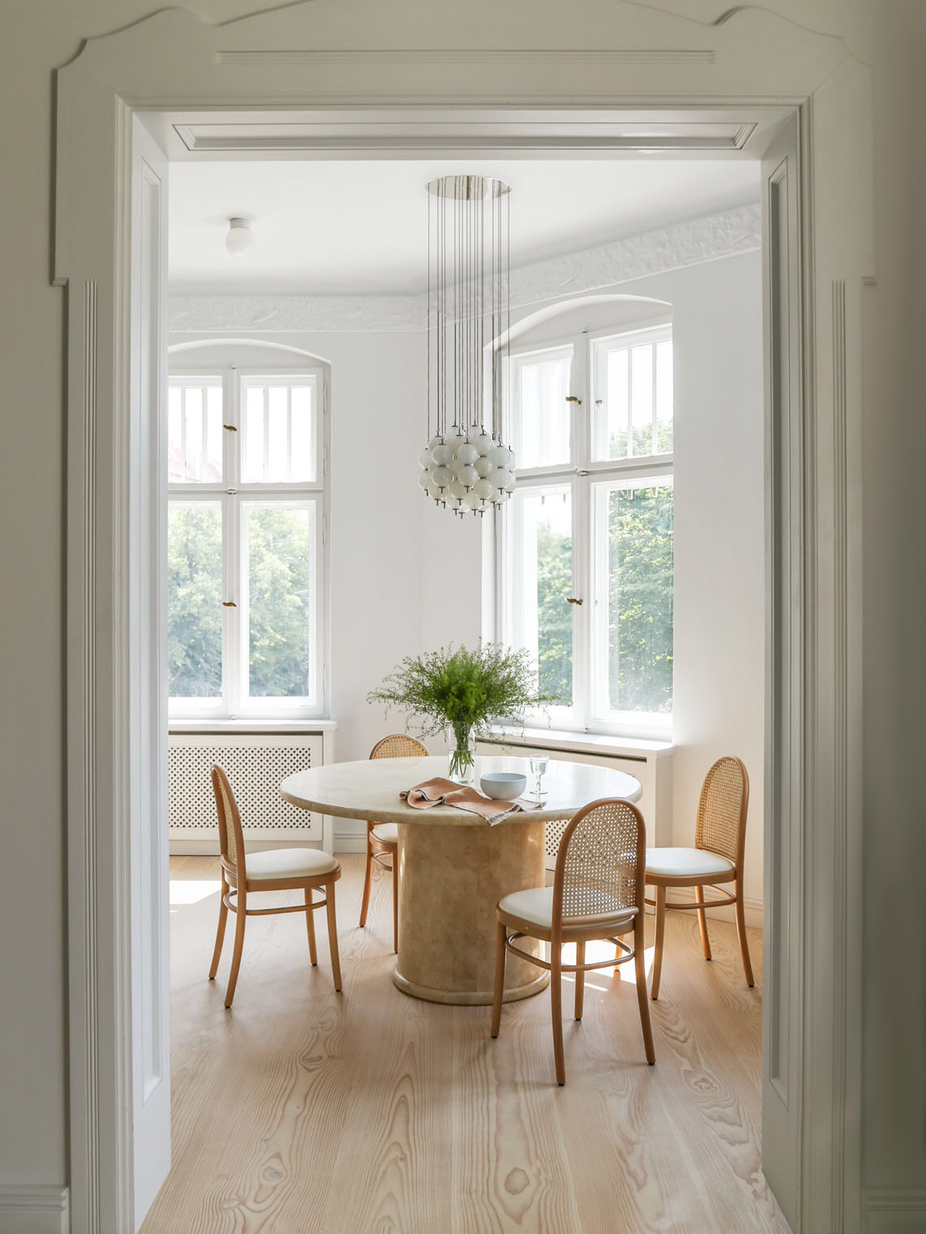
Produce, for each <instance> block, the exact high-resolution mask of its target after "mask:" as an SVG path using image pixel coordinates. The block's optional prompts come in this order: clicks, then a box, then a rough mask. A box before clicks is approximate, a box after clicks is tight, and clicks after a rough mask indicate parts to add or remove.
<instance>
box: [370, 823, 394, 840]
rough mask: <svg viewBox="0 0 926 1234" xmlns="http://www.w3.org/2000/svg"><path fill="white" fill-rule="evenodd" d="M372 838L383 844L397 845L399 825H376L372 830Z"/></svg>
mask: <svg viewBox="0 0 926 1234" xmlns="http://www.w3.org/2000/svg"><path fill="white" fill-rule="evenodd" d="M373 836H374V839H377V840H381V841H382V843H383V844H398V842H399V824H398V823H377V824H376V826H375V827H374V828H373Z"/></svg>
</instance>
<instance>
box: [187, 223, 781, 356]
mask: <svg viewBox="0 0 926 1234" xmlns="http://www.w3.org/2000/svg"><path fill="white" fill-rule="evenodd" d="M761 232H762V212H761V209H760V207H759V205H758V203H756V204H753V205H748V206H739V207H737V208H735V209H732V210H723V211H720V212H718V213H716V214H711V215H708V216H707V217H704V218H699V219H692V220H690V221H688V222H685V223H675V224H673V225H672V226H671V227H663V228H660V229H659V230H657V231H650V232H645V233H643V234H642V235H639V236H632V237H629V238H627V239H625V240H617V241H614V242H613V243H611V244H602V245H598V246H597V247H595V248H591V249H585V250H584V251H582V252H579V253H570V254H568V255H566V256H564V257H555V258H552V259H550V260H548V261H542V262H535V263H534V264H532V265H529V266H524V267H522V268H521V269H520V270H514V271H512V275H511V306H512V308H513V309H518V308H526V307H528V306H530V305H534V304H537V303H540V302H547V301H550V300H557V299H562V298H563V297H564V296H567V295H568V296H577V295H585V294H587V293H589V292H594V291H600V290H602V289H603V288H606V287H613V286H616V285H619V284H621V283H628V282H631V281H633V280H634V279H640V278H645V277H647V276H648V275H653V274H664V273H666V272H667V271H669V270H677V269H681V268H682V267H685V266H694V265H700V264H702V263H704V262H708V261H716V260H718V259H720V258H723V257H733V256H736V255H738V254H740V253H749V252H755V251H757V250H758V249H759V248H760V247H761ZM426 326H427V296H426V295H424V294H420V295H404V296H403V295H382V296H380V295H366V296H311V295H289V294H277V295H269V294H257V293H255V294H249V293H244V294H227V293H216V294H206V295H197V294H179V295H172V296H171V297H170V308H169V328H170V332H171V333H172V334H177V333H197V332H200V331H217V330H218V331H222V332H223V333H228V332H234V333H236V334H238V333H246V334H268V333H279V332H288V331H311V332H326V333H358V332H366V333H370V332H376V333H381V332H387V333H388V332H400V333H401V332H406V331H419V330H424V329H425V328H426Z"/></svg>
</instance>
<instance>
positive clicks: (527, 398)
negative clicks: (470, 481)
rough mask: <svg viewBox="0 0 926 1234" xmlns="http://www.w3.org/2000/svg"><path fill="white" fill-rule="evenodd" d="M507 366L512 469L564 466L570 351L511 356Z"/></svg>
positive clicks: (566, 459) (568, 418) (567, 456)
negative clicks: (512, 454) (509, 381)
mask: <svg viewBox="0 0 926 1234" xmlns="http://www.w3.org/2000/svg"><path fill="white" fill-rule="evenodd" d="M510 363H511V379H512V416H511V430H512V445H513V446H514V452H515V455H514V461H515V467H516V468H517V469H518V470H522V469H524V468H528V467H553V466H557V465H559V464H564V463H568V462H569V459H570V447H569V425H570V416H569V408H570V406H571V404H570V403H567V402H566V398H567V395H568V394H569V393H570V389H569V386H570V381H571V374H572V348H568V349H563V350H559V351H555V352H554V351H547V352H536V353H534V354H533V355H529V356H515V357H513V358H512V360H511V361H510Z"/></svg>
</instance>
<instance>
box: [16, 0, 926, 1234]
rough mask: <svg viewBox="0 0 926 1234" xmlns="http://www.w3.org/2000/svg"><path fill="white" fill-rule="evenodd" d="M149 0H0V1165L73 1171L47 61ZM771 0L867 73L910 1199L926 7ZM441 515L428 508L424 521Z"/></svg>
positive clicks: (876, 1160)
mask: <svg viewBox="0 0 926 1234" xmlns="http://www.w3.org/2000/svg"><path fill="white" fill-rule="evenodd" d="M157 7H158V6H157V5H156V4H154V3H152V0H93V2H92V3H90V0H67V2H65V0H30V2H26V0H7V3H5V4H4V6H3V30H4V37H3V39H2V40H0V148H2V149H3V151H4V158H5V167H6V168H7V169H8V175H7V177H6V181H5V191H4V193H3V197H2V201H0V212H2V219H3V222H4V225H5V227H4V234H6V235H7V237H8V242H7V243H6V244H5V245H4V246H3V249H2V252H0V284H2V286H3V289H4V294H3V296H2V298H0V371H2V373H3V403H2V406H3V413H2V414H3V427H4V440H3V449H2V451H0V528H2V529H3V530H2V575H0V577H2V580H3V588H4V598H5V602H4V603H3V604H2V605H0V647H2V648H3V655H2V657H0V716H2V739H0V783H2V786H3V791H2V812H3V813H2V825H3V826H2V830H3V843H4V863H5V867H6V869H7V870H13V871H15V877H7V879H6V880H5V883H4V894H3V896H2V899H0V937H2V938H3V939H4V940H5V945H4V947H3V948H2V951H0V989H2V990H3V999H2V1002H0V1091H2V1101H0V1186H2V1184H13V1185H16V1184H19V1185H22V1184H27V1183H35V1184H47V1185H49V1186H51V1187H56V1186H60V1185H63V1184H65V1183H66V1182H67V1178H66V1166H65V1162H66V1144H67V1104H66V1102H67V1097H66V1077H65V1048H66V1032H67V1027H66V1022H65V977H64V974H65V955H66V945H67V940H66V937H65V933H64V916H63V904H64V887H65V881H64V874H63V870H64V863H65V852H66V849H65V841H66V837H65V830H64V821H63V820H64V812H63V800H64V790H65V775H64V753H65V734H64V731H63V726H62V716H63V714H64V702H65V680H64V660H63V648H64V645H65V639H66V630H67V623H66V618H65V613H64V608H63V594H64V592H63V583H64V571H65V557H64V545H65V528H64V524H63V513H62V493H63V476H64V466H65V456H64V400H63V394H62V391H63V372H64V369H63V337H64V333H63V322H64V314H65V312H66V293H65V292H64V291H63V290H59V289H55V288H52V287H51V286H50V283H49V249H50V240H49V237H50V235H51V234H52V214H51V194H52V168H53V164H54V145H53V142H54V129H53V122H52V106H53V89H52V72H53V70H54V69H55V68H56V67H57V66H60V65H62V64H64V63H65V62H67V61H68V60H69V59H70V58H71V57H73V56H74V55H75V54H76V53H77V51H78V50H79V48H80V45H81V41H82V40H83V38H85V37H87V36H92V35H97V34H101V33H104V32H106V31H109V30H112V29H116V28H119V27H122V26H124V25H126V24H128V23H131V22H133V21H136V20H138V19H140V18H141V17H142V16H144V15H146V14H147V13H150V12H152V11H154V10H155V9H156V8H157ZM186 7H188V8H189V9H190V10H192V11H193V12H195V13H196V14H198V15H199V16H200V17H201V18H202V19H203V20H205V21H212V22H220V21H231V20H232V19H233V18H235V17H236V16H239V15H242V14H244V13H247V12H252V11H255V10H260V9H269V8H271V7H275V5H272V4H270V3H268V2H266V0H186ZM395 7H396V9H398V10H401V9H403V8H404V7H405V0H397V2H396V5H395ZM652 7H654V8H655V7H664V8H669V9H673V10H675V11H677V12H679V13H682V14H684V15H686V16H689V17H692V18H694V19H697V20H700V21H705V22H709V21H714V20H716V19H718V18H719V17H720V16H721V15H722V13H723V12H724V11H726V10H727V9H728V8H730V7H731V5H730V3H729V0H667V2H666V3H665V4H661V5H655V4H654V5H653V6H652ZM766 7H767V8H770V9H773V10H774V11H776V12H778V13H781V14H783V15H785V16H787V17H789V18H791V19H792V20H793V21H794V22H796V23H798V24H800V25H802V26H804V27H809V28H813V29H822V30H828V31H833V32H835V33H840V34H845V35H846V36H847V37H848V38H849V40H850V43H851V45H852V46H853V49H854V50H855V51H856V53H857V54H858V55H859V57H860V58H861V59H863V60H865V61H866V62H867V63H871V64H872V65H873V67H874V73H875V96H876V115H875V153H876V177H875V194H876V208H877V225H878V235H877V240H878V245H877V270H876V271H875V273H877V275H878V279H879V282H878V286H877V288H876V289H873V290H872V291H871V292H870V294H869V297H868V310H867V311H868V316H867V320H866V352H865V370H866V383H867V389H866V399H865V410H864V416H865V449H866V457H865V466H864V546H865V582H864V601H865V652H864V671H865V740H866V749H867V751H868V759H867V764H868V765H867V766H866V768H865V790H864V792H865V801H864V807H865V834H866V852H865V871H866V900H865V903H864V904H863V905H861V906H859V909H860V911H861V912H862V913H863V917H864V920H865V930H866V952H865V954H864V955H863V956H860V957H859V963H860V964H862V965H863V966H864V981H865V1018H864V1028H865V1041H866V1081H865V1092H864V1095H863V1099H864V1127H865V1135H864V1146H863V1172H864V1180H865V1183H866V1186H867V1187H868V1188H869V1189H870V1190H871V1191H872V1193H874V1192H877V1190H878V1188H883V1187H893V1188H895V1189H901V1190H902V1189H904V1188H906V1190H907V1192H908V1193H909V1194H910V1195H911V1196H912V1197H914V1198H915V1197H916V1196H917V1195H919V1196H922V1194H923V1179H924V1178H926V1140H924V1136H923V1109H924V1104H926V1064H924V1053H923V1046H922V1043H923V1040H924V1037H926V1012H924V1006H926V966H924V952H926V946H924V937H926V921H924V911H926V910H924V897H923V894H922V871H923V869H924V868H926V854H924V835H926V828H924V826H923V793H922V771H921V766H922V754H921V748H920V747H921V745H922V739H921V734H922V727H923V725H922V716H921V710H922V703H921V700H922V698H923V697H924V694H926V681H924V657H923V654H922V640H923V634H922V612H923V608H924V591H926V559H924V557H923V554H922V553H921V551H920V547H919V542H920V539H921V529H922V527H924V526H926V509H924V505H926V486H924V485H923V484H922V477H921V475H920V471H921V466H922V464H921V460H922V457H923V454H924V451H923V449H921V447H922V446H924V444H926V443H924V432H926V417H924V416H922V415H921V413H920V409H921V406H922V390H923V381H922V377H923V374H922V371H921V368H922V354H923V349H922V343H921V340H922V336H923V333H924V331H926V307H924V300H923V295H922V288H923V286H924V285H926V253H924V250H923V245H922V242H921V236H922V228H923V222H922V201H923V199H924V197H926V175H924V168H923V161H922V159H921V158H920V156H919V153H918V152H919V149H920V145H921V134H922V128H923V122H924V121H926V100H924V96H923V92H922V89H921V77H922V62H923V58H924V53H926V28H924V26H923V21H924V14H923V10H922V5H921V4H919V3H916V2H913V3H910V2H904V0H890V2H888V0H766ZM459 11H460V12H461V13H463V12H464V11H465V10H464V8H463V7H461V9H460V10H459ZM371 12H372V8H371ZM377 12H378V10H377ZM464 26H465V23H464ZM465 33H466V31H465V30H463V31H462V32H461V34H460V35H459V36H458V39H457V42H458V44H461V45H462V43H463V39H464V35H465ZM363 37H364V39H365V40H366V45H368V46H371V47H376V46H380V45H382V46H385V45H387V41H388V37H389V29H388V23H385V22H381V21H379V20H378V19H377V20H376V21H375V22H374V23H373V24H371V26H370V28H369V29H368V30H367V31H366V32H365V34H364V36H363ZM532 37H533V32H532V31H531V30H530V29H528V28H525V27H523V26H518V25H514V24H513V25H511V26H510V28H509V29H508V31H507V33H506V36H505V40H504V43H503V44H500V45H504V46H506V47H517V46H518V45H519V44H520V45H521V46H525V47H529V46H532V45H533V44H532V42H531V40H532ZM600 37H601V36H600V30H599V29H598V28H589V29H580V28H577V29H576V30H575V38H576V40H577V45H578V46H589V47H596V46H599V45H600ZM101 191H102V186H101ZM442 534H443V532H442V529H435V536H436V537H438V538H439V537H440V536H441V535H442ZM429 620H430V619H429ZM431 628H432V627H429V632H430V629H431ZM383 658H384V659H387V658H388V657H386V656H385V655H384V657H383ZM355 689H356V687H355ZM357 740H358V742H359V741H360V735H359V734H358V736H357ZM348 748H349V747H348ZM897 1203H898V1201H897V1198H896V1196H893V1195H892V1196H891V1197H889V1198H888V1200H887V1202H886V1205H885V1206H884V1207H883V1208H882V1210H881V1217H880V1224H879V1225H878V1226H877V1229H878V1230H879V1231H888V1230H891V1229H893V1230H900V1229H901V1224H900V1222H901V1221H902V1220H903V1213H902V1212H901V1211H900V1209H899V1208H897V1207H896V1205H897ZM895 1211H896V1214H897V1215H896V1221H895V1222H894V1223H893V1224H892V1220H893V1219H892V1217H891V1212H895ZM0 1220H2V1217H0ZM872 1228H875V1227H874V1226H873V1227H872ZM906 1228H907V1229H910V1228H911V1227H910V1226H909V1224H908V1225H907V1227H906ZM6 1229H7V1230H10V1229H14V1230H15V1226H11V1225H9V1224H7V1225H6Z"/></svg>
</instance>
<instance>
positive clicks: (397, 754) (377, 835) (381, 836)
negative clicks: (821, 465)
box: [360, 733, 431, 951]
mask: <svg viewBox="0 0 926 1234" xmlns="http://www.w3.org/2000/svg"><path fill="white" fill-rule="evenodd" d="M430 753H431V751H430V750H429V749H428V747H427V746H426V745H425V744H424V743H423V742H421V741H418V740H417V738H415V737H411V736H409V734H408V733H390V734H389V736H388V737H383V738H382V739H381V740H380V741H377V743H376V745H375V746H374V747H373V749H372V750H371V751H370V758H422V757H427V755H429V754H430ZM374 862H375V863H376V864H377V865H378V866H380V867H381V868H382V869H384V870H391V871H392V950H393V951H398V950H399V827H398V824H397V823H372V822H368V823H367V864H366V871H365V873H364V876H363V900H362V901H361V904H360V924H361V925H362V926H365V925H366V923H367V910H368V909H369V907H370V889H371V888H372V886H373V863H374Z"/></svg>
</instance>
